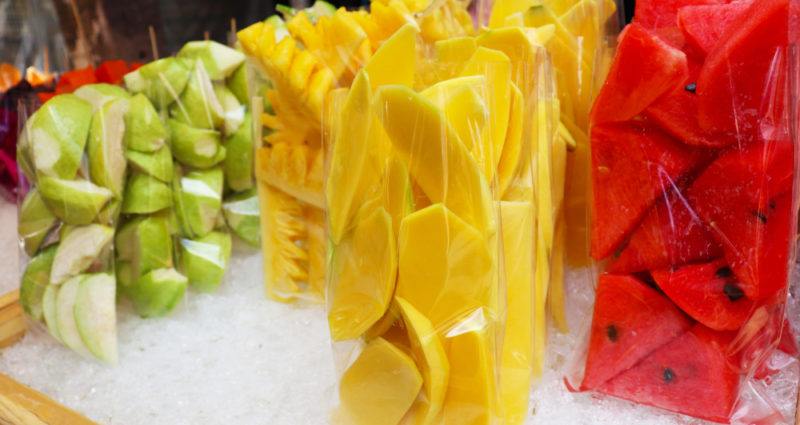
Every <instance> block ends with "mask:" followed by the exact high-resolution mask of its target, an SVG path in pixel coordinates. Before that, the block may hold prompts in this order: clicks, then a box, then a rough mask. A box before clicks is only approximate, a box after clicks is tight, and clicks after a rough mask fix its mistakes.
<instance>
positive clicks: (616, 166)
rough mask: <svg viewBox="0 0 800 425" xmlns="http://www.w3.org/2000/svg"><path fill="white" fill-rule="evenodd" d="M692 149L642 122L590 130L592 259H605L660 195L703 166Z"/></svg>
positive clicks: (700, 156)
mask: <svg viewBox="0 0 800 425" xmlns="http://www.w3.org/2000/svg"><path fill="white" fill-rule="evenodd" d="M706 157H707V152H704V151H700V150H697V149H692V148H690V147H687V146H685V145H683V144H681V143H677V142H676V141H674V140H673V139H671V138H669V137H667V136H666V135H665V134H663V133H662V132H661V131H659V130H658V129H657V128H655V127H653V126H651V125H647V124H645V123H639V122H630V123H618V124H617V123H615V124H604V125H599V126H595V127H594V128H593V129H592V182H593V191H594V200H593V202H594V207H593V213H594V223H593V226H592V256H593V257H594V258H596V259H602V258H605V257H607V256H608V255H610V254H611V253H612V252H613V251H614V250H615V249H616V248H617V246H619V245H620V243H621V242H622V241H623V240H624V239H625V238H626V237H627V236H628V234H630V232H631V231H632V230H633V229H634V227H635V226H636V224H637V223H639V221H640V220H641V219H642V217H643V216H644V214H645V213H646V212H647V210H648V209H649V208H650V207H651V206H652V205H653V204H655V202H656V199H657V197H658V196H659V194H661V193H663V192H668V191H669V188H670V187H672V186H673V185H674V184H675V183H676V182H678V181H679V180H680V179H681V178H682V177H683V176H684V175H686V174H687V173H689V172H691V171H693V170H694V169H695V168H696V167H697V166H698V165H700V164H701V163H702V162H704V161H705V159H706Z"/></svg>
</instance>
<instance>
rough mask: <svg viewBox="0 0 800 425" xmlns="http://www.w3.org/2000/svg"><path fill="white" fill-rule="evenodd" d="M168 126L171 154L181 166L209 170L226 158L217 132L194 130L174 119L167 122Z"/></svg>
mask: <svg viewBox="0 0 800 425" xmlns="http://www.w3.org/2000/svg"><path fill="white" fill-rule="evenodd" d="M168 125H169V128H170V134H171V139H170V140H171V143H172V154H173V155H174V156H175V159H177V160H178V162H180V163H181V164H183V165H186V166H189V167H193V168H211V167H213V166H215V165H217V164H219V163H220V162H222V160H224V159H225V157H226V156H227V153H226V149H225V148H224V147H223V146H222V139H221V137H220V134H219V132H218V131H214V130H206V129H201V128H194V127H191V126H189V125H187V124H184V123H182V122H180V121H177V120H174V119H171V120H169V122H168Z"/></svg>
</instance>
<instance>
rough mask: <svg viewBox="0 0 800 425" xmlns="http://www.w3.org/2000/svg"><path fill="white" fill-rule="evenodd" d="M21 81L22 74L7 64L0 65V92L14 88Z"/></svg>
mask: <svg viewBox="0 0 800 425" xmlns="http://www.w3.org/2000/svg"><path fill="white" fill-rule="evenodd" d="M21 79H22V73H20V72H19V70H18V69H17V68H16V67H14V65H11V64H9V63H5V62H4V63H0V92H5V91H7V90H8V89H10V88H11V87H14V86H15V85H17V83H19V81H20V80H21Z"/></svg>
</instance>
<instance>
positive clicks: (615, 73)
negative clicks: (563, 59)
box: [591, 24, 688, 124]
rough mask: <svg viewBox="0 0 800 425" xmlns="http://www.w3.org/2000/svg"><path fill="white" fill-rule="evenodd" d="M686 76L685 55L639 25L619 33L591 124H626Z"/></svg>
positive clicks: (595, 104) (593, 111)
mask: <svg viewBox="0 0 800 425" xmlns="http://www.w3.org/2000/svg"><path fill="white" fill-rule="evenodd" d="M687 74H688V68H687V63H686V55H685V54H684V53H683V52H681V51H680V50H678V49H675V48H673V47H671V46H669V45H668V44H667V43H665V42H664V41H663V40H661V39H660V38H659V37H658V36H657V35H655V34H654V33H652V32H650V31H648V30H647V29H645V28H644V27H642V26H641V25H637V24H631V25H628V26H627V27H626V28H625V30H624V31H623V32H622V34H620V42H619V46H618V47H617V53H616V55H615V57H614V62H613V63H612V65H611V69H610V70H609V73H608V77H607V78H606V81H605V83H604V84H603V87H602V88H601V89H600V93H599V94H598V95H597V99H596V100H595V103H594V108H593V109H592V116H591V119H592V122H593V123H595V124H601V123H605V122H615V121H627V120H629V119H631V118H633V117H635V116H636V115H638V114H639V113H641V112H642V111H643V110H644V109H645V108H647V106H649V105H650V104H651V103H653V101H655V100H656V99H658V98H659V97H660V96H661V95H663V94H664V93H666V92H667V91H669V90H672V89H673V88H674V87H675V86H676V85H678V84H680V83H682V82H683V81H684V80H685V79H686V76H687Z"/></svg>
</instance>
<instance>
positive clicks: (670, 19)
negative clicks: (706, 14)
mask: <svg viewBox="0 0 800 425" xmlns="http://www.w3.org/2000/svg"><path fill="white" fill-rule="evenodd" d="M724 3H727V1H726V0H638V1H637V2H636V8H635V9H634V12H635V13H634V16H633V22H635V23H637V24H639V25H641V26H643V27H645V28H647V29H649V30H652V31H654V32H655V33H656V34H658V35H659V36H660V37H661V38H662V39H663V40H664V41H666V42H667V43H669V44H670V45H672V46H675V47H678V48H680V47H681V46H683V44H684V40H683V34H682V32H681V30H680V29H679V28H678V10H680V9H681V8H682V7H686V6H694V5H712V4H724Z"/></svg>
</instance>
